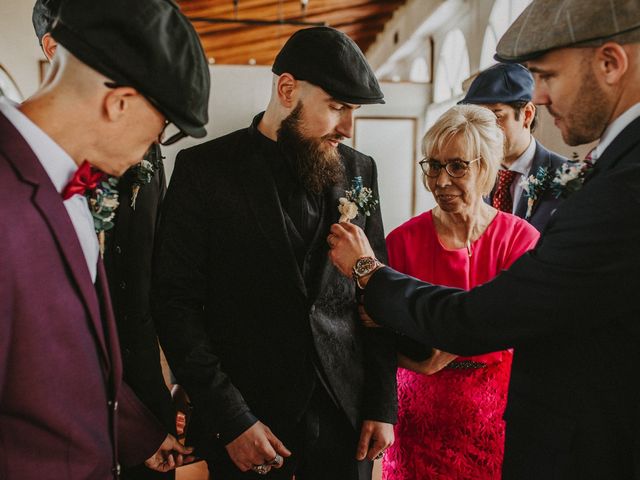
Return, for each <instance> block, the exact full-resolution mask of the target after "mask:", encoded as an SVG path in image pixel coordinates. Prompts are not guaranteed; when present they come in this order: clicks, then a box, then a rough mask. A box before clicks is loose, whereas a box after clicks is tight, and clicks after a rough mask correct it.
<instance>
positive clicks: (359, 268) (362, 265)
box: [353, 257, 376, 277]
mask: <svg viewBox="0 0 640 480" xmlns="http://www.w3.org/2000/svg"><path fill="white" fill-rule="evenodd" d="M375 267H376V259H375V258H371V257H364V258H360V259H358V261H357V262H356V265H355V267H353V271H354V273H355V274H356V275H357V276H358V277H362V276H363V275H366V274H367V273H369V272H371V271H372V270H373V269H374V268H375Z"/></svg>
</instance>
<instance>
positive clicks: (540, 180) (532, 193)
mask: <svg viewBox="0 0 640 480" xmlns="http://www.w3.org/2000/svg"><path fill="white" fill-rule="evenodd" d="M550 181H551V175H550V174H549V169H548V168H547V167H542V166H541V167H538V170H537V171H536V174H535V175H529V177H525V178H523V179H522V180H521V181H520V186H521V187H522V190H523V193H524V196H525V197H527V213H526V214H525V217H524V218H525V220H529V219H530V218H531V214H532V213H533V206H534V205H535V203H536V201H537V200H538V198H540V195H542V193H543V192H544V191H545V190H546V189H547V188H548V187H549V183H550Z"/></svg>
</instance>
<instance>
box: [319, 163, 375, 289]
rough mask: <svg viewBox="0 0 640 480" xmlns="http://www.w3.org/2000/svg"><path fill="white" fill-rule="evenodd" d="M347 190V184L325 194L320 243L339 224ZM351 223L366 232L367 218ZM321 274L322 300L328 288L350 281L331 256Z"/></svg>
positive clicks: (360, 217) (358, 216) (359, 215)
mask: <svg viewBox="0 0 640 480" xmlns="http://www.w3.org/2000/svg"><path fill="white" fill-rule="evenodd" d="M345 171H346V169H345ZM345 182H346V180H345ZM346 190H348V187H347V185H346V183H343V184H338V185H335V186H333V187H331V188H330V189H328V190H327V193H326V194H325V204H324V215H323V220H322V222H321V225H322V228H323V230H324V235H322V238H320V239H319V241H320V240H321V241H325V238H326V237H327V236H328V235H329V229H330V228H331V225H333V224H334V223H337V222H338V220H339V219H340V212H338V204H339V199H340V197H344V196H345V191H346ZM351 223H353V224H354V225H358V226H359V227H360V228H362V230H364V229H365V216H364V215H362V214H360V213H358V215H357V216H356V218H354V219H353V220H351ZM321 233H322V232H319V233H318V235H321ZM327 252H328V247H327ZM321 272H322V273H321V275H322V276H321V278H320V283H319V286H318V298H322V292H323V290H325V289H326V288H327V287H328V286H331V285H335V284H336V282H342V281H345V282H346V281H348V279H346V278H345V277H344V276H343V275H342V274H338V271H337V269H336V267H335V266H334V265H333V264H332V263H331V261H330V260H329V255H325V256H324V260H323V264H322V270H321ZM332 277H335V278H332Z"/></svg>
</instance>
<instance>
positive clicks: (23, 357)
mask: <svg viewBox="0 0 640 480" xmlns="http://www.w3.org/2000/svg"><path fill="white" fill-rule="evenodd" d="M105 280H106V277H105V275H104V269H103V268H102V264H100V265H99V268H98V279H97V282H96V286H95V287H94V285H93V283H92V281H91V278H90V275H89V271H88V269H87V265H86V261H85V259H84V256H83V253H82V249H81V247H80V243H79V241H78V238H77V236H76V232H75V230H74V228H73V225H72V223H71V220H70V218H69V216H68V214H67V211H66V209H65V207H64V205H63V203H62V199H61V197H60V195H59V194H58V192H57V191H56V190H55V188H54V186H53V184H52V183H51V181H50V179H49V177H48V175H47V173H46V172H45V170H44V169H43V168H42V165H41V164H40V162H39V161H38V159H37V158H36V156H35V154H34V153H33V151H32V150H31V149H30V148H29V146H28V144H27V143H26V142H25V140H24V139H23V137H22V136H21V135H20V134H19V133H18V132H17V131H16V129H15V128H14V127H13V125H12V124H11V123H10V122H9V121H8V120H7V119H6V117H4V116H3V115H2V114H0V478H2V479H4V480H11V479H20V480H30V479H33V480H36V479H37V480H44V479H74V480H75V479H92V480H93V479H96V480H102V479H111V478H114V477H115V476H117V472H118V471H119V466H118V465H119V464H118V462H119V461H121V462H122V463H124V464H125V465H127V464H130V465H134V464H139V463H142V462H143V461H144V460H145V459H146V458H148V457H149V456H151V455H152V454H153V453H154V452H155V451H156V450H157V448H158V447H159V445H160V443H161V442H162V441H163V439H164V437H165V436H166V431H164V430H163V429H162V427H161V426H160V424H159V423H158V422H157V421H156V420H155V418H154V417H153V416H152V415H151V414H150V413H149V412H148V410H147V409H146V408H145V407H144V406H143V405H142V404H141V403H140V402H139V401H138V400H137V398H136V397H135V395H133V393H132V392H131V390H130V389H128V387H127V386H126V385H124V384H123V383H122V365H121V360H120V351H119V346H118V337H117V334H116V329H115V323H114V318H113V312H112V309H111V304H110V300H109V295H108V291H107V285H106V281H105ZM99 298H101V299H102V301H100V300H99Z"/></svg>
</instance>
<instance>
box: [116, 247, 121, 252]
mask: <svg viewBox="0 0 640 480" xmlns="http://www.w3.org/2000/svg"><path fill="white" fill-rule="evenodd" d="M116 253H122V248H120V245H116Z"/></svg>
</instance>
